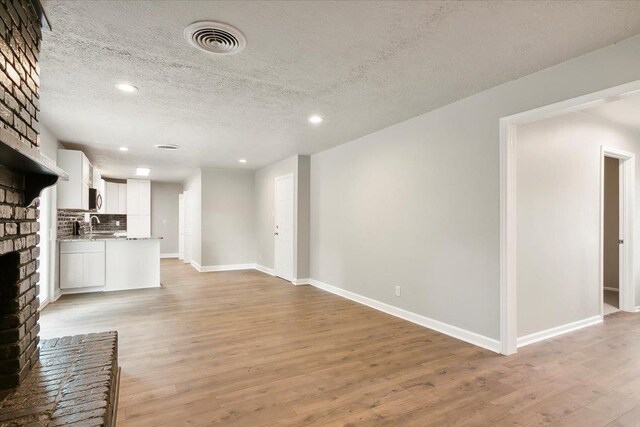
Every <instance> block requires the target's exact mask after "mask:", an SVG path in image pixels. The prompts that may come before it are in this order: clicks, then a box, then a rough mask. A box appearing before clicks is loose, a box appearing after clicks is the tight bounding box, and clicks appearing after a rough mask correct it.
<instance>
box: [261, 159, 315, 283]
mask: <svg viewBox="0 0 640 427" xmlns="http://www.w3.org/2000/svg"><path fill="white" fill-rule="evenodd" d="M310 168H311V159H310V157H309V156H293V157H290V158H288V159H285V160H281V161H279V162H277V163H274V164H272V165H269V166H267V167H265V168H262V169H260V170H258V171H256V172H255V175H254V179H255V214H254V224H255V238H256V260H255V262H256V263H258V264H259V265H262V266H264V267H267V268H274V260H273V257H274V246H275V242H274V237H273V232H274V229H275V179H276V178H277V177H279V176H283V175H287V174H290V173H291V174H293V180H294V205H295V212H294V218H293V221H294V227H293V228H294V231H293V239H294V258H295V259H294V262H293V276H294V278H296V279H306V278H309V263H310V253H309V228H310V194H309V191H310V189H309V186H310Z"/></svg>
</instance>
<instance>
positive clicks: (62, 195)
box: [57, 150, 93, 210]
mask: <svg viewBox="0 0 640 427" xmlns="http://www.w3.org/2000/svg"><path fill="white" fill-rule="evenodd" d="M58 167H60V168H61V169H62V170H64V171H65V172H67V173H68V174H69V180H68V181H59V182H58V190H57V192H58V208H59V209H80V210H89V188H90V187H91V183H92V182H93V167H92V166H91V163H89V159H87V156H85V155H84V153H83V152H82V151H77V150H58Z"/></svg>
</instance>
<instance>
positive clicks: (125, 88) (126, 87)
mask: <svg viewBox="0 0 640 427" xmlns="http://www.w3.org/2000/svg"><path fill="white" fill-rule="evenodd" d="M116 88H117V89H119V90H121V91H122V92H127V93H133V92H137V91H138V88H137V87H135V86H134V85H131V84H129V83H118V84H117V85H116Z"/></svg>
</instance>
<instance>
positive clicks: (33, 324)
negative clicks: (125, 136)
mask: <svg viewBox="0 0 640 427" xmlns="http://www.w3.org/2000/svg"><path fill="white" fill-rule="evenodd" d="M45 23H47V22H46V16H45V15H44V11H43V9H42V5H41V4H40V0H0V425H16V426H17V425H20V426H22V425H39V426H60V425H87V426H89V425H91V426H111V425H115V420H116V410H117V393H118V383H119V367H118V362H117V361H118V347H117V345H118V336H117V333H116V332H103V333H98V334H87V335H79V336H74V337H62V338H52V339H48V340H44V341H42V342H40V340H39V337H38V332H39V330H40V328H39V324H38V320H39V311H38V309H39V300H38V294H39V291H40V289H39V285H38V280H39V274H38V272H37V270H38V256H39V255H40V250H39V248H38V246H37V245H38V243H39V236H38V231H39V223H38V203H39V199H38V197H39V195H40V192H41V191H42V190H43V189H44V188H45V187H49V186H51V185H53V184H55V183H56V181H57V180H58V178H62V179H67V178H68V176H67V174H66V173H65V172H64V171H62V170H60V169H59V168H58V167H57V166H56V165H55V163H53V162H52V161H51V160H49V159H48V158H46V157H45V156H43V155H42V154H41V153H40V150H39V148H38V146H39V135H38V133H39V132H38V129H39V125H38V115H39V106H38V97H39V94H38V88H39V85H40V78H39V67H38V56H39V51H40V41H41V38H42V32H41V31H42V30H41V26H42V25H43V24H45Z"/></svg>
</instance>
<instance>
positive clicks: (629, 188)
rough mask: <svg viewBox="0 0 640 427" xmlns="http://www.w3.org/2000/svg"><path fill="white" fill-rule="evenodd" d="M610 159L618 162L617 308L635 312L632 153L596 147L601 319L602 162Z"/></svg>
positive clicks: (602, 311) (602, 243) (602, 275)
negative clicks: (597, 160)
mask: <svg viewBox="0 0 640 427" xmlns="http://www.w3.org/2000/svg"><path fill="white" fill-rule="evenodd" d="M605 157H611V158H614V159H618V161H619V162H620V172H619V180H620V181H619V182H620V186H619V190H618V191H619V199H620V239H622V241H623V242H624V243H623V244H621V245H620V252H619V253H620V259H619V271H620V274H619V285H618V286H619V292H620V294H619V296H618V298H619V304H618V305H619V308H620V310H624V311H636V307H635V289H634V287H633V271H634V268H633V246H634V241H633V230H634V222H635V221H634V211H635V209H634V206H635V199H636V197H635V191H636V190H635V188H636V186H635V175H636V166H635V154H633V153H630V152H627V151H623V150H619V149H617V148H611V147H606V146H604V145H603V146H601V147H600V296H601V298H600V316H604V159H605Z"/></svg>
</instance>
